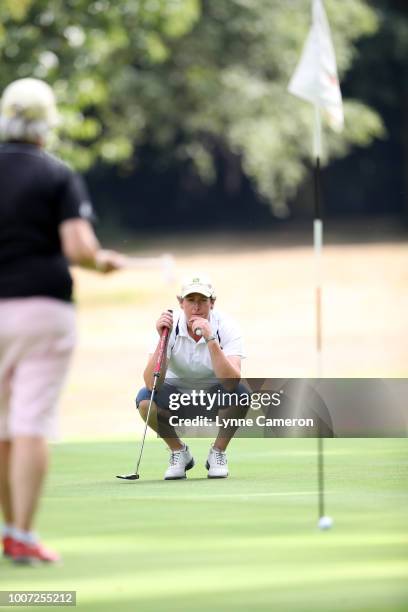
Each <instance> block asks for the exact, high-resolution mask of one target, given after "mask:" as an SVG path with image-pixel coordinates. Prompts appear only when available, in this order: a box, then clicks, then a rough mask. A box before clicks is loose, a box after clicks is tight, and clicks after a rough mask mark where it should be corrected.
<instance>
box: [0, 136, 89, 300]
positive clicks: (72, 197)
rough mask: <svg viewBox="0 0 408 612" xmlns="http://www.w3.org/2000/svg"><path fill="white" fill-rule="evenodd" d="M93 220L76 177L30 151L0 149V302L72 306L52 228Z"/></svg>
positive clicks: (68, 281)
mask: <svg viewBox="0 0 408 612" xmlns="http://www.w3.org/2000/svg"><path fill="white" fill-rule="evenodd" d="M92 216H93V211H92V205H91V203H90V200H89V196H88V193H87V190H86V187H85V184H84V182H83V181H82V179H81V177H80V176H79V175H77V174H75V173H74V172H73V171H72V170H70V169H69V168H68V167H67V166H66V165H65V164H64V163H63V162H62V161H60V160H59V159H57V158H55V157H53V156H52V155H49V154H48V153H46V152H45V151H43V150H42V149H40V148H38V147H36V146H35V145H31V144H25V143H5V144H2V145H0V299H2V298H20V297H33V296H46V297H52V298H56V299H60V300H63V301H67V302H69V301H71V300H72V278H71V275H70V272H69V268H68V262H67V260H66V258H65V257H64V255H63V253H62V249H61V242H60V238H59V233H58V227H59V225H60V224H61V223H62V222H63V221H66V220H67V219H75V218H85V219H91V218H92Z"/></svg>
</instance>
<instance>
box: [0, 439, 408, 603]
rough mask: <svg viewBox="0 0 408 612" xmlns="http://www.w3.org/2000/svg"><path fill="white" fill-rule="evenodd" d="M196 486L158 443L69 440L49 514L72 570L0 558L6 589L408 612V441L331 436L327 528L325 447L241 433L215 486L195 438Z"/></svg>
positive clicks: (50, 534) (49, 494)
mask: <svg viewBox="0 0 408 612" xmlns="http://www.w3.org/2000/svg"><path fill="white" fill-rule="evenodd" d="M190 446H191V449H192V451H193V454H194V456H195V458H196V461H197V465H196V467H195V468H194V469H193V470H192V471H191V472H189V478H188V480H187V481H178V482H165V481H163V480H161V478H162V475H163V471H164V468H165V465H166V462H167V453H166V451H165V448H164V445H163V444H162V443H161V442H160V441H158V440H149V441H148V442H147V445H146V452H145V455H144V457H143V464H142V470H141V473H142V475H141V479H140V480H139V481H138V482H124V481H119V480H117V479H115V478H114V476H115V474H117V473H121V472H123V471H127V470H129V469H131V468H132V467H133V462H134V459H135V457H136V450H137V444H136V441H134V442H128V441H127V442H110V443H109V442H81V443H66V444H61V445H59V446H56V447H55V448H54V465H53V470H52V475H51V477H50V480H49V482H48V487H47V491H46V495H45V498H44V500H43V504H42V509H41V512H40V517H39V525H38V528H39V530H40V532H41V533H42V534H43V536H44V539H45V540H46V541H47V542H49V544H50V545H53V546H55V547H56V548H57V549H58V550H59V551H60V552H61V553H62V555H63V557H64V565H63V566H62V567H51V568H46V567H39V568H15V567H12V566H11V565H10V564H9V563H7V562H6V561H4V560H3V561H1V564H0V568H1V569H0V576H1V588H2V589H3V590H4V589H25V590H27V589H37V590H38V589H48V590H50V589H56V590H62V589H67V590H76V591H77V607H78V608H79V609H81V610H95V611H96V610H98V611H100V610H106V611H107V610H112V609H114V608H115V607H116V608H117V609H119V610H133V609H136V606H138V609H140V610H143V611H147V610H151V611H153V610H154V611H157V610H169V609H173V610H186V611H187V610H189V611H191V610H199V611H201V610H202V611H207V610H211V609H212V610H222V609H224V610H249V609H252V610H270V609H275V610H278V611H287V610H288V611H291V610H296V611H297V612H299V611H309V610H310V611H316V610H322V611H323V610H324V611H325V612H326V611H328V610H330V611H332V610H339V611H340V610H341V611H342V612H344V611H348V610H353V611H357V610H358V611H363V610H366V611H367V612H368V611H375V610H378V611H379V610H381V611H383V610H384V611H385V610H387V612H393V611H397V610H398V611H401V612H402V611H403V610H406V609H407V602H408V586H407V584H408V582H407V578H408V555H407V553H408V531H407V516H408V486H407V485H408V470H407V466H408V456H407V452H406V450H407V449H406V440H402V439H375V440H367V439H365V440H361V439H348V440H345V439H343V440H327V441H326V442H325V446H326V450H327V464H326V469H327V472H326V483H327V513H328V514H330V515H332V516H333V518H334V520H335V526H334V528H333V530H332V531H330V532H319V531H318V530H317V528H316V521H317V516H316V513H317V509H316V507H317V500H316V488H317V487H316V469H315V467H316V465H315V464H316V457H315V448H316V440H301V439H296V440H283V439H276V440H273V439H268V440H263V439H259V440H258V439H257V440H255V439H245V440H244V439H241V440H239V439H237V440H235V441H233V443H232V444H231V449H230V452H229V459H230V470H231V477H230V478H229V479H228V480H216V481H209V480H208V479H207V478H206V470H205V468H204V466H203V463H204V461H205V458H206V455H207V452H208V446H209V441H207V440H202V439H201V440H191V441H190Z"/></svg>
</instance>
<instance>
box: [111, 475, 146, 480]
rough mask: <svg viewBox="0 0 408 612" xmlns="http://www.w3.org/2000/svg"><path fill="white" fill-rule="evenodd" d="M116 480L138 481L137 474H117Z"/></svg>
mask: <svg viewBox="0 0 408 612" xmlns="http://www.w3.org/2000/svg"><path fill="white" fill-rule="evenodd" d="M116 478H121V479H122V480H139V478H140V476H139V474H118V476H116Z"/></svg>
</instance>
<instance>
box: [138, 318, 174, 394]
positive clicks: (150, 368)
mask: <svg viewBox="0 0 408 612" xmlns="http://www.w3.org/2000/svg"><path fill="white" fill-rule="evenodd" d="M163 327H167V328H168V330H169V334H170V333H171V330H172V329H173V314H172V313H171V312H170V311H168V310H166V311H165V312H163V313H162V314H161V315H160V317H159V319H158V321H157V323H156V330H157V333H158V334H159V337H160V336H161V334H162V331H163ZM158 355H159V344H158V345H157V347H156V350H155V351H154V353H153V354H152V355H149V360H148V362H147V365H146V367H145V370H144V372H143V380H144V382H145V385H146V387H147V388H148V389H150V390H152V388H153V373H154V367H155V365H156V362H157V358H158ZM168 363H169V360H168V359H167V358H166V359H164V360H163V365H162V367H161V371H160V378H159V380H158V384H159V385H160V384H161V383H162V382H163V380H164V379H165V377H166V372H167V366H168Z"/></svg>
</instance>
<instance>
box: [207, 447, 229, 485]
mask: <svg viewBox="0 0 408 612" xmlns="http://www.w3.org/2000/svg"><path fill="white" fill-rule="evenodd" d="M205 467H206V468H207V470H208V478H226V477H227V476H228V461H227V453H225V452H224V451H221V450H218V448H214V447H213V446H212V447H211V448H210V452H209V453H208V459H207V463H206V464H205Z"/></svg>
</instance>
